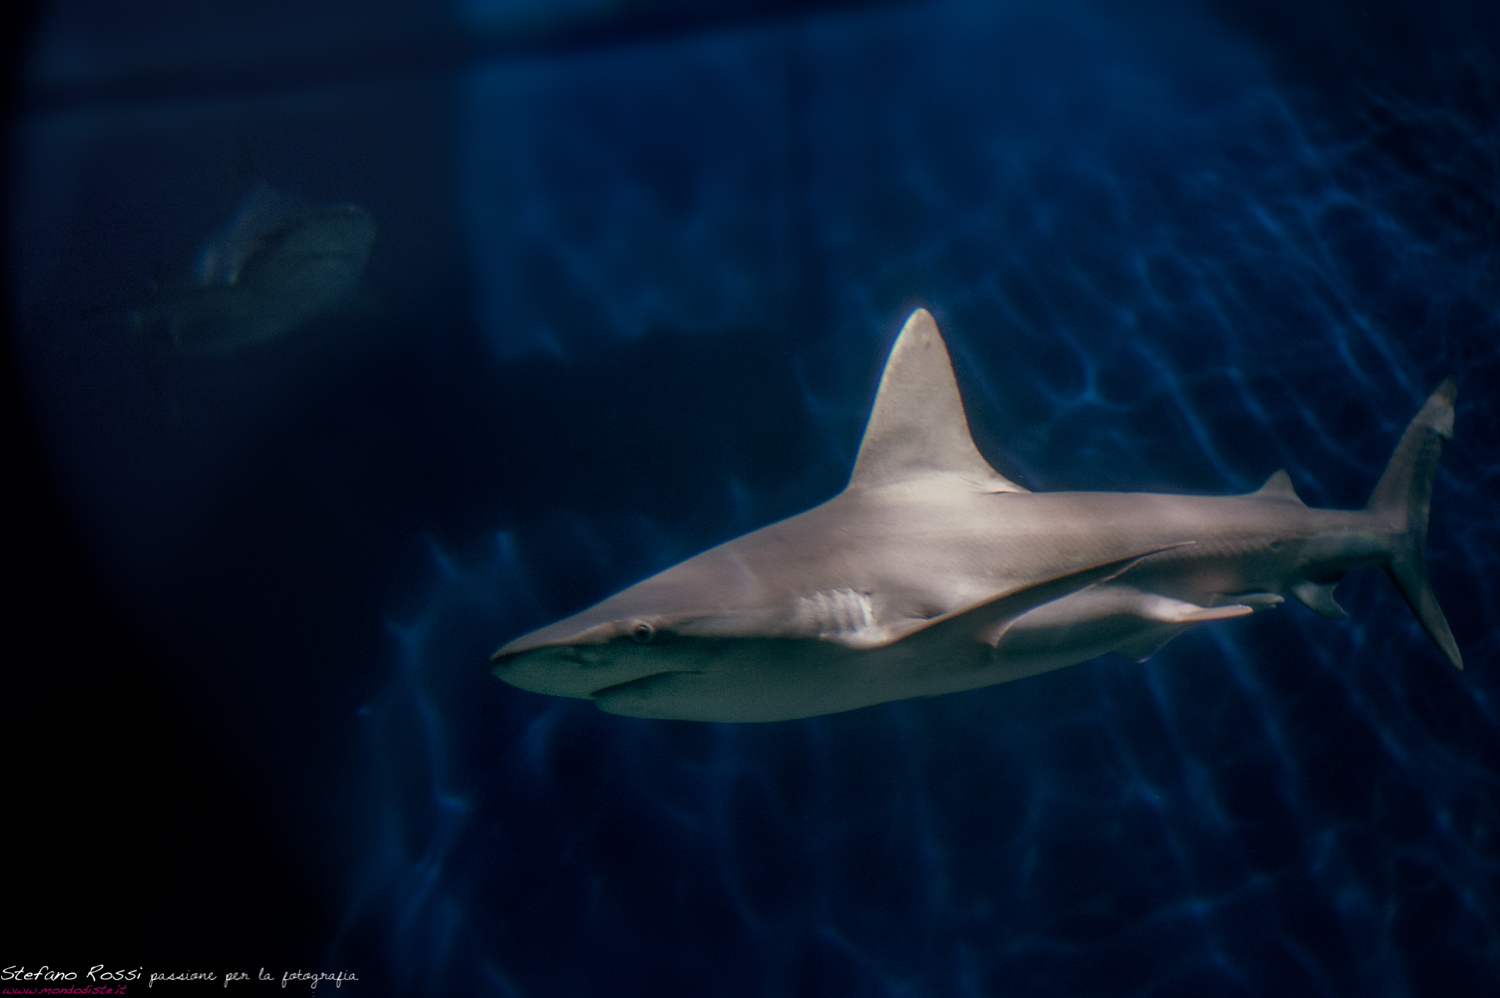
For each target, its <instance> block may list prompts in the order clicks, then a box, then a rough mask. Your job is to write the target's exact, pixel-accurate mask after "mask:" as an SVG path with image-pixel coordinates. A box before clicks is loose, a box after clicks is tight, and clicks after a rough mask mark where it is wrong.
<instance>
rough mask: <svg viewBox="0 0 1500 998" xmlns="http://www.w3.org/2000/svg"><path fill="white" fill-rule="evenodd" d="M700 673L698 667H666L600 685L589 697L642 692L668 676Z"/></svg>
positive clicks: (697, 674) (594, 698) (698, 674)
mask: <svg viewBox="0 0 1500 998" xmlns="http://www.w3.org/2000/svg"><path fill="white" fill-rule="evenodd" d="M702 674H703V673H702V670H700V669H668V670H667V671H665V672H653V673H652V674H651V675H649V676H641V677H639V678H638V679H630V680H627V681H625V682H623V683H615V684H614V685H613V686H604V687H601V688H599V689H597V690H595V691H594V692H592V693H590V694H589V698H590V699H591V700H598V699H599V698H600V697H605V696H609V695H610V694H613V693H625V692H631V693H643V692H645V691H646V690H647V689H648V688H650V687H651V686H652V685H653V684H655V683H656V682H657V681H658V680H662V679H666V678H667V677H668V676H682V675H690V676H700V675H702Z"/></svg>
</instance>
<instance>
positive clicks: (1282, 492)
mask: <svg viewBox="0 0 1500 998" xmlns="http://www.w3.org/2000/svg"><path fill="white" fill-rule="evenodd" d="M1250 494H1251V495H1252V496H1254V497H1255V498H1257V499H1278V500H1280V501H1282V502H1294V503H1296V504H1297V505H1298V506H1305V505H1307V504H1306V503H1304V502H1303V501H1302V498H1301V497H1300V496H1298V495H1297V490H1296V489H1294V488H1292V476H1291V475H1288V474H1287V473H1286V469H1285V468H1281V469H1280V470H1278V471H1276V472H1274V473H1272V475H1271V477H1270V478H1267V479H1266V484H1264V485H1262V486H1261V487H1260V488H1258V489H1256V490H1255V491H1254V492H1252V493H1250Z"/></svg>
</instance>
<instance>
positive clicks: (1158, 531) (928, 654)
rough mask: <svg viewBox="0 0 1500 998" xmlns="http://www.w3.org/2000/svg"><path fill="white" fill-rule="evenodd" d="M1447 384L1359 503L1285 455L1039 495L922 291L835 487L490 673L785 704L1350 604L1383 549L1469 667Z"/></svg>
mask: <svg viewBox="0 0 1500 998" xmlns="http://www.w3.org/2000/svg"><path fill="white" fill-rule="evenodd" d="M1456 394H1457V389H1456V383H1455V382H1454V380H1453V379H1452V378H1449V379H1447V380H1446V381H1444V382H1443V383H1442V384H1441V385H1440V386H1439V387H1438V388H1437V390H1436V391H1434V392H1433V394H1432V395H1431V397H1430V398H1428V399H1427V402H1426V404H1425V405H1423V406H1422V408H1421V410H1420V411H1419V412H1418V413H1417V414H1416V416H1415V418H1413V419H1412V421H1411V423H1410V425H1409V426H1408V427H1407V429H1406V431H1405V433H1404V434H1403V435H1402V437H1401V439H1400V441H1399V442H1398V443H1397V445H1396V448H1395V451H1394V453H1393V454H1392V456H1391V458H1390V460H1389V463H1388V464H1387V466H1386V469H1385V471H1384V473H1383V474H1382V476H1381V477H1380V480H1379V482H1378V483H1377V484H1376V485H1375V489H1374V491H1373V492H1372V493H1371V494H1370V498H1369V502H1368V503H1367V504H1366V505H1365V507H1364V508H1363V509H1360V510H1331V509H1315V508H1312V507H1309V506H1307V505H1306V504H1304V503H1303V502H1302V500H1301V499H1299V498H1298V496H1297V493H1296V491H1295V489H1294V488H1293V485H1292V481H1291V478H1290V477H1289V476H1288V474H1287V473H1286V472H1285V471H1284V470H1283V471H1277V472H1276V473H1275V474H1273V475H1271V476H1270V478H1269V479H1268V480H1267V481H1266V483H1265V484H1264V485H1263V486H1261V487H1260V488H1259V489H1257V490H1256V491H1254V492H1251V493H1248V494H1244V495H1231V496H1196V495H1175V494H1154V493H1137V492H1031V491H1028V490H1027V489H1025V488H1023V487H1021V486H1020V485H1018V484H1016V483H1015V482H1014V481H1012V480H1010V479H1008V478H1006V477H1004V476H1003V475H1001V474H1000V473H999V472H998V471H996V470H995V469H994V468H993V467H992V466H991V465H990V463H989V462H988V461H986V460H985V459H984V457H982V456H981V455H980V453H979V450H978V449H977V447H976V446H975V444H974V441H973V439H972V437H971V435H970V432H969V426H968V421H967V418H966V416H965V412H964V407H963V401H962V399H961V397H960V395H959V390H958V385H957V383H956V381H955V379H954V375H953V367H952V364H951V362H950V360H949V356H948V351H947V347H946V345H945V344H944V342H943V338H942V336H941V334H940V333H939V331H938V327H937V324H936V322H935V321H934V319H933V317H932V315H931V314H930V313H929V312H927V311H926V310H925V309H917V310H916V311H915V312H913V313H912V315H911V316H910V318H909V319H908V320H907V321H906V323H905V325H904V326H903V328H902V330H901V332H900V334H899V335H898V336H897V338H896V341H895V343H894V345H893V346H892V347H891V351H890V354H889V357H888V359H887V361H886V364H885V368H884V371H883V373H882V375H881V377H880V383H879V387H878V389H877V391H876V395H875V403H874V407H873V409H872V411H871V413H870V416H869V420H868V422H867V424H866V426H865V430H864V436H863V439H862V441H861V443H860V447H859V452H858V455H857V457H856V459H855V463H854V469H853V471H852V473H851V474H850V477H849V482H848V485H847V486H846V487H845V488H844V489H843V491H841V492H839V493H838V494H837V495H836V496H834V497H833V498H831V499H829V500H827V501H826V502H823V503H822V504H820V505H818V506H816V507H814V508H812V509H810V510H807V511H806V512H804V513H800V514H798V515H795V516H792V517H789V518H787V519H784V520H781V521H779V522H776V523H772V524H770V525H768V526H764V527H761V528H760V529H758V530H754V531H752V532H750V533H748V534H745V535H744V536H741V537H737V538H734V539H733V540H729V541H726V542H724V543H722V544H719V545H718V546H716V547H713V548H710V549H709V550H707V551H704V552H702V553H701V554H698V555H696V556H694V557H691V558H689V559H687V560H686V561H684V562H682V563H680V564H678V565H675V566H673V567H671V568H668V569H666V570H665V571H662V572H660V573H658V574H656V575H653V576H651V577H650V578H647V579H645V580H643V581H641V582H638V583H636V584H635V585H632V586H630V587H629V588H627V589H625V590H623V591H622V592H619V593H617V594H615V595H613V596H610V597H609V598H608V599H605V600H604V601H603V602H600V603H598V604H597V605H595V606H592V607H590V608H589V609H586V610H584V611H583V612H581V613H577V614H575V615H573V616H570V617H568V618H566V619H564V620H560V621H558V622H556V623H554V624H550V625H548V626H546V627H543V628H541V629H540V630H536V631H532V632H531V633H529V634H525V635H523V636H521V637H518V638H515V639H514V640H512V641H510V642H509V643H507V644H505V645H504V646H502V647H501V648H500V649H499V650H498V651H496V652H495V653H494V655H493V656H492V657H491V665H492V671H493V673H494V674H495V675H496V676H497V677H499V678H500V679H502V680H504V681H505V682H507V683H509V684H511V685H512V686H515V687H519V688H520V689H523V690H529V691H532V692H534V693H542V694H549V695H552V696H561V697H576V698H580V699H586V700H592V701H593V702H594V703H595V704H596V705H597V706H598V707H599V708H600V709H602V710H604V711H607V712H609V713H613V714H621V715H627V716H634V717H646V718H666V719H678V720H691V721H717V722H757V721H784V720H793V719H797V718H804V717H812V716H817V715H821V714H830V713H835V712H839V711H847V710H853V709H856V708H860V707H866V706H870V705H873V704H878V703H884V702H887V701H891V700H901V699H906V698H911V697H930V696H935V695H939V694H948V693H957V692H959V691H963V690H973V689H977V688H980V687H985V686H990V685H994V684H996V683H1004V682H1010V681H1012V680H1017V679H1022V678H1024V677H1027V676H1032V675H1036V674H1038V673H1042V672H1046V671H1049V670H1052V669H1058V668H1062V667H1063V666H1067V665H1072V664H1075V663H1078V662H1083V661H1086V660H1088V659H1092V658H1095V657H1097V656H1100V655H1104V654H1107V653H1116V654H1119V655H1123V656H1125V657H1126V658H1128V659H1134V660H1139V661H1145V660H1146V659H1147V658H1148V657H1149V656H1151V655H1152V654H1153V653H1155V652H1156V651H1157V650H1158V649H1160V648H1161V647H1162V646H1163V645H1165V644H1166V643H1167V642H1168V641H1171V640H1172V639H1173V638H1174V637H1176V636H1177V635H1179V634H1181V633H1183V632H1184V631H1186V630H1187V629H1189V628H1192V627H1196V626H1198V625H1200V624H1205V623H1209V622H1213V621H1222V620H1229V619H1233V618H1237V617H1245V616H1249V615H1251V614H1254V613H1258V612H1261V611H1264V610H1267V609H1269V608H1271V607H1274V606H1277V605H1278V604H1281V603H1283V602H1285V600H1286V598H1287V597H1288V596H1290V597H1292V598H1294V599H1296V600H1298V601H1300V602H1301V603H1303V604H1304V605H1305V606H1307V607H1309V608H1310V609H1312V610H1314V611H1316V612H1317V613H1320V614H1322V615H1323V616H1325V617H1331V618H1336V619H1339V618H1344V617H1346V614H1345V612H1344V610H1343V609H1342V608H1341V607H1340V606H1339V604H1338V603H1337V601H1336V600H1335V599H1334V589H1335V586H1336V585H1337V584H1338V582H1339V580H1340V579H1341V578H1342V577H1343V575H1344V574H1345V573H1346V572H1350V571H1353V570H1356V569H1361V568H1374V567H1379V568H1383V569H1384V570H1385V571H1386V573H1387V574H1388V575H1389V576H1390V578H1391V579H1392V580H1393V581H1394V582H1395V585H1396V588H1397V589H1398V590H1399V591H1400V593H1401V595H1402V596H1403V597H1404V598H1405V600H1406V602H1407V604H1408V605H1409V606H1410V607H1411V609H1412V611H1413V612H1414V614H1415V615H1416V618H1417V620H1418V621H1419V622H1420V623H1421V625H1422V627H1423V628H1424V629H1425V630H1426V632H1427V634H1428V635H1429V636H1430V637H1431V639H1432V641H1433V642H1434V643H1435V644H1436V646H1437V648H1438V650H1439V651H1440V652H1441V653H1442V655H1443V656H1444V657H1446V658H1447V660H1448V661H1449V662H1451V663H1452V664H1453V665H1455V666H1457V667H1459V668H1462V667H1463V659H1462V656H1461V655H1460V653H1459V649H1458V646H1457V644H1456V643H1455V641H1454V639H1453V635H1452V632H1451V631H1450V629H1449V626H1448V622H1447V620H1446V619H1445V618H1444V616H1443V612H1442V609H1441V608H1440V607H1439V605H1438V602H1437V599H1436V597H1435V596H1434V594H1433V591H1432V588H1431V585H1430V584H1429V582H1428V577H1427V568H1426V555H1425V547H1426V537H1427V523H1428V515H1429V508H1430V501H1431V495H1432V487H1433V479H1434V475H1435V472H1436V468H1437V465H1438V459H1439V456H1440V454H1441V450H1442V442H1443V441H1444V440H1446V439H1451V437H1452V433H1453V415H1454V409H1453V405H1454V399H1455V397H1456Z"/></svg>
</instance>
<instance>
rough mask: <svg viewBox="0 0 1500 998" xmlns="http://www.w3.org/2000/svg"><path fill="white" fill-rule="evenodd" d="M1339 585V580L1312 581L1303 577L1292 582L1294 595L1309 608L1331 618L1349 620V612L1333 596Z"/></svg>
mask: <svg viewBox="0 0 1500 998" xmlns="http://www.w3.org/2000/svg"><path fill="white" fill-rule="evenodd" d="M1337 586H1338V583H1337V582H1312V581H1310V580H1308V579H1303V580H1301V581H1300V582H1295V583H1293V584H1292V595H1293V596H1295V597H1297V598H1298V599H1299V600H1301V601H1302V605H1303V606H1305V607H1307V608H1308V609H1309V610H1312V611H1313V612H1315V613H1321V614H1322V615H1323V616H1325V617H1327V618H1329V619H1330V620H1348V619H1349V614H1348V613H1346V612H1345V611H1344V608H1343V607H1341V606H1339V604H1338V601H1337V600H1335V599H1334V598H1333V590H1334V589H1335V588H1337Z"/></svg>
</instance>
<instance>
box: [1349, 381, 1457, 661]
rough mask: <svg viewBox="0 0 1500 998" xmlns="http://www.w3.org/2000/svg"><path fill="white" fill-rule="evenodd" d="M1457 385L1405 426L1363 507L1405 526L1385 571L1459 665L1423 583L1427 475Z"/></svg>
mask: <svg viewBox="0 0 1500 998" xmlns="http://www.w3.org/2000/svg"><path fill="white" fill-rule="evenodd" d="M1457 396H1458V386H1457V384H1456V383H1455V382H1454V380H1453V379H1452V378H1449V379H1447V380H1446V381H1444V382H1443V383H1442V384H1441V385H1439V386H1438V389H1437V391H1435V392H1433V393H1432V395H1431V397H1429V398H1428V399H1427V404H1426V405H1424V406H1422V409H1421V411H1420V412H1418V413H1417V414H1416V416H1415V417H1414V418H1413V419H1412V421H1411V423H1410V424H1409V425H1408V426H1407V427H1406V432H1405V433H1404V434H1402V435H1401V442H1400V443H1398V444H1397V445H1396V450H1395V453H1393V454H1392V455H1391V459H1390V462H1389V463H1387V464H1386V467H1385V474H1383V475H1381V476H1380V481H1379V483H1378V484H1376V486H1375V491H1374V492H1372V493H1371V494H1370V501H1369V503H1367V504H1366V505H1365V511H1366V512H1368V513H1372V514H1374V515H1376V516H1380V517H1382V518H1385V519H1388V520H1391V521H1394V522H1397V523H1399V524H1401V525H1402V526H1404V528H1405V530H1404V532H1403V533H1401V534H1400V535H1398V536H1397V538H1396V540H1395V543H1394V550H1393V551H1392V552H1391V560H1390V563H1389V564H1387V565H1386V568H1385V570H1386V573H1387V574H1388V575H1389V576H1390V577H1391V581H1393V582H1395V583H1396V588H1397V589H1399V590H1401V595H1402V596H1404V597H1405V598H1406V603H1407V605H1408V606H1410V607H1411V610H1412V613H1414V614H1416V615H1417V619H1418V620H1419V621H1421V622H1422V627H1423V628H1424V629H1425V630H1426V631H1427V634H1428V636H1429V637H1431V638H1432V640H1433V643H1434V644H1436V645H1437V646H1438V647H1439V648H1440V649H1442V651H1443V654H1444V655H1446V656H1448V661H1450V662H1452V663H1453V664H1454V665H1456V666H1457V667H1458V668H1460V669H1462V668H1463V667H1464V660H1463V656H1462V655H1460V654H1459V651H1458V643H1457V642H1455V641H1454V640H1453V632H1452V631H1450V630H1449V629H1448V621H1447V619H1446V618H1445V617H1444V616H1443V609H1442V607H1440V606H1438V601H1437V597H1436V596H1434V595H1433V592H1432V586H1431V585H1430V584H1429V583H1428V581H1427V553H1426V552H1427V513H1428V508H1429V506H1430V504H1431V501H1432V479H1433V476H1434V475H1435V474H1437V466H1438V458H1439V457H1440V456H1441V455H1442V452H1443V441H1444V440H1451V439H1452V438H1453V400H1454V399H1455V398H1456V397H1457Z"/></svg>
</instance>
